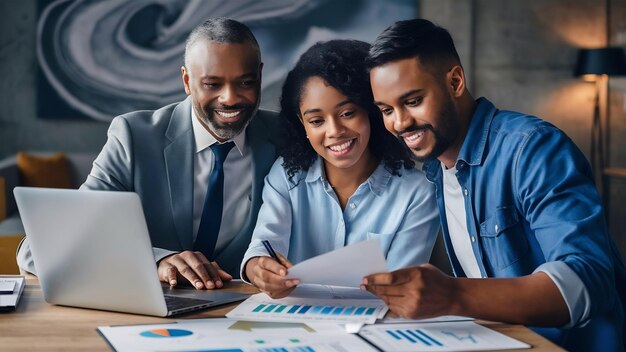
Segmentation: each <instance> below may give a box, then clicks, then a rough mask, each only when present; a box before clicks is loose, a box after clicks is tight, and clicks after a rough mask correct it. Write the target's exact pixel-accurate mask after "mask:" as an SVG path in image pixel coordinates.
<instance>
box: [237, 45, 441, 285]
mask: <svg viewBox="0 0 626 352" xmlns="http://www.w3.org/2000/svg"><path fill="white" fill-rule="evenodd" d="M368 50H369V44H367V43H365V42H360V41H356V40H333V41H329V42H325V43H317V44H315V45H313V46H312V47H311V48H310V49H309V50H308V51H307V52H305V53H304V54H303V55H302V56H301V57H300V59H299V60H298V62H297V64H296V66H295V67H294V68H293V69H292V70H291V71H290V72H289V74H288V75H287V79H286V81H285V83H284V85H283V89H282V97H281V101H280V104H281V112H280V118H281V123H282V124H283V143H282V146H281V147H280V148H279V154H280V155H281V158H279V159H278V160H277V161H276V163H275V164H274V166H273V167H272V169H271V171H270V173H269V174H268V176H267V177H266V179H265V187H264V190H263V205H262V207H261V210H260V211H259V217H258V221H257V224H256V228H255V230H254V233H253V235H252V241H251V243H250V246H249V247H248V250H247V252H246V254H245V255H244V259H243V262H242V269H241V274H242V275H241V277H242V278H244V280H246V281H248V282H251V283H253V284H254V285H256V286H257V287H259V288H260V289H261V290H262V291H264V292H266V293H267V294H269V295H270V296H271V297H274V298H278V297H284V296H286V295H288V294H289V292H291V290H293V288H294V287H295V286H296V285H297V284H298V283H299V282H298V280H294V279H291V280H288V279H285V278H284V276H285V275H286V274H287V270H288V268H289V267H291V266H292V264H291V263H292V262H293V263H297V262H301V261H303V260H305V259H308V258H311V257H314V256H316V255H319V254H322V253H325V252H329V251H332V250H334V249H336V248H339V247H343V246H345V245H348V244H351V243H355V242H359V241H364V240H368V239H373V238H376V239H379V240H380V244H381V247H382V250H383V252H384V254H385V257H386V258H387V263H388V265H389V269H391V270H394V269H398V268H403V267H406V266H410V265H416V264H421V263H424V262H427V261H428V259H429V257H430V253H431V251H432V247H433V244H434V242H435V238H436V236H437V230H438V229H439V222H438V217H437V214H438V212H437V209H436V205H435V198H434V189H433V187H432V185H431V184H430V183H428V182H427V180H426V178H425V176H424V175H423V174H422V173H421V172H420V171H417V170H415V169H414V168H413V167H414V163H413V161H412V160H411V159H410V157H409V154H408V152H407V151H406V150H405V149H404V147H403V146H402V145H401V144H400V143H399V141H398V140H397V139H396V138H395V137H394V136H393V135H391V134H389V133H388V132H387V131H386V130H385V127H384V125H383V121H382V117H381V116H380V111H379V109H378V108H377V107H376V106H375V105H374V104H373V97H372V91H371V88H370V84H369V74H368V72H367V69H366V66H365V58H366V56H367V53H368ZM263 240H268V241H270V242H271V243H272V245H273V247H274V248H275V249H276V251H277V252H280V253H285V255H284V256H283V255H281V254H279V255H278V256H279V258H280V261H281V262H282V264H281V263H278V262H277V261H275V260H273V259H272V258H271V257H268V256H267V252H266V250H265V248H264V246H263V244H262V241H263Z"/></svg>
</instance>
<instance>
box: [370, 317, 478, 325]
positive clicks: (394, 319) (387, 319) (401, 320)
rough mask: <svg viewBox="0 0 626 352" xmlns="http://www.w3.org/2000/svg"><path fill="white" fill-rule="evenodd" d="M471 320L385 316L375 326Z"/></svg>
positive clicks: (467, 319) (461, 318) (462, 318)
mask: <svg viewBox="0 0 626 352" xmlns="http://www.w3.org/2000/svg"><path fill="white" fill-rule="evenodd" d="M472 320H474V319H473V318H470V317H464V316H461V315H442V316H439V317H434V318H425V319H407V318H400V317H389V316H386V317H385V318H384V319H381V320H378V321H377V322H376V324H399V323H440V322H444V321H472Z"/></svg>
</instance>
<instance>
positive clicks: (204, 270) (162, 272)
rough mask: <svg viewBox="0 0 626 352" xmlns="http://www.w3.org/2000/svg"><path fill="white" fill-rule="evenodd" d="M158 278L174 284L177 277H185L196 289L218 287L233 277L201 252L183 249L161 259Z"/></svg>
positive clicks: (176, 281)
mask: <svg viewBox="0 0 626 352" xmlns="http://www.w3.org/2000/svg"><path fill="white" fill-rule="evenodd" d="M158 273H159V279H161V281H163V282H167V283H169V284H170V285H171V286H176V285H177V284H178V280H179V279H183V278H184V279H186V280H187V281H189V282H190V283H191V284H192V285H193V286H194V287H195V288H196V289H199V290H201V289H203V288H206V289H209V290H212V289H214V288H220V287H222V286H224V284H223V282H224V281H230V280H232V279H233V277H232V276H231V275H230V274H228V273H227V272H225V271H224V270H222V269H220V266H219V265H217V262H209V260H208V259H207V258H206V257H205V256H204V254H202V253H201V252H192V251H184V252H182V253H177V254H172V255H170V256H169V257H165V258H163V259H161V261H160V262H159V267H158Z"/></svg>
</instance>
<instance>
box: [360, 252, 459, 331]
mask: <svg viewBox="0 0 626 352" xmlns="http://www.w3.org/2000/svg"><path fill="white" fill-rule="evenodd" d="M361 289H366V290H368V291H370V292H371V293H373V294H375V295H376V296H378V297H379V298H381V299H382V300H383V301H385V303H386V304H387V306H388V307H389V309H390V310H391V311H392V312H393V313H395V314H397V315H399V316H401V317H405V318H410V319H417V318H427V317H433V316H439V315H448V314H453V313H454V307H455V305H456V301H455V294H456V292H455V291H456V288H455V284H454V279H453V278H451V277H449V276H446V275H445V274H444V273H442V272H441V271H440V270H439V269H437V268H436V267H434V266H432V265H430V264H424V265H420V266H414V267H410V268H405V269H400V270H396V271H393V272H390V273H382V274H373V275H369V276H366V277H365V278H363V282H362V284H361Z"/></svg>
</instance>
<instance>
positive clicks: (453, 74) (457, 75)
mask: <svg viewBox="0 0 626 352" xmlns="http://www.w3.org/2000/svg"><path fill="white" fill-rule="evenodd" d="M446 79H447V83H448V87H449V88H450V92H451V93H452V96H454V97H455V98H458V97H460V96H461V95H463V92H464V91H465V71H464V70H463V67H461V66H460V65H454V66H452V68H451V69H450V71H448V74H447V75H446Z"/></svg>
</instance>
